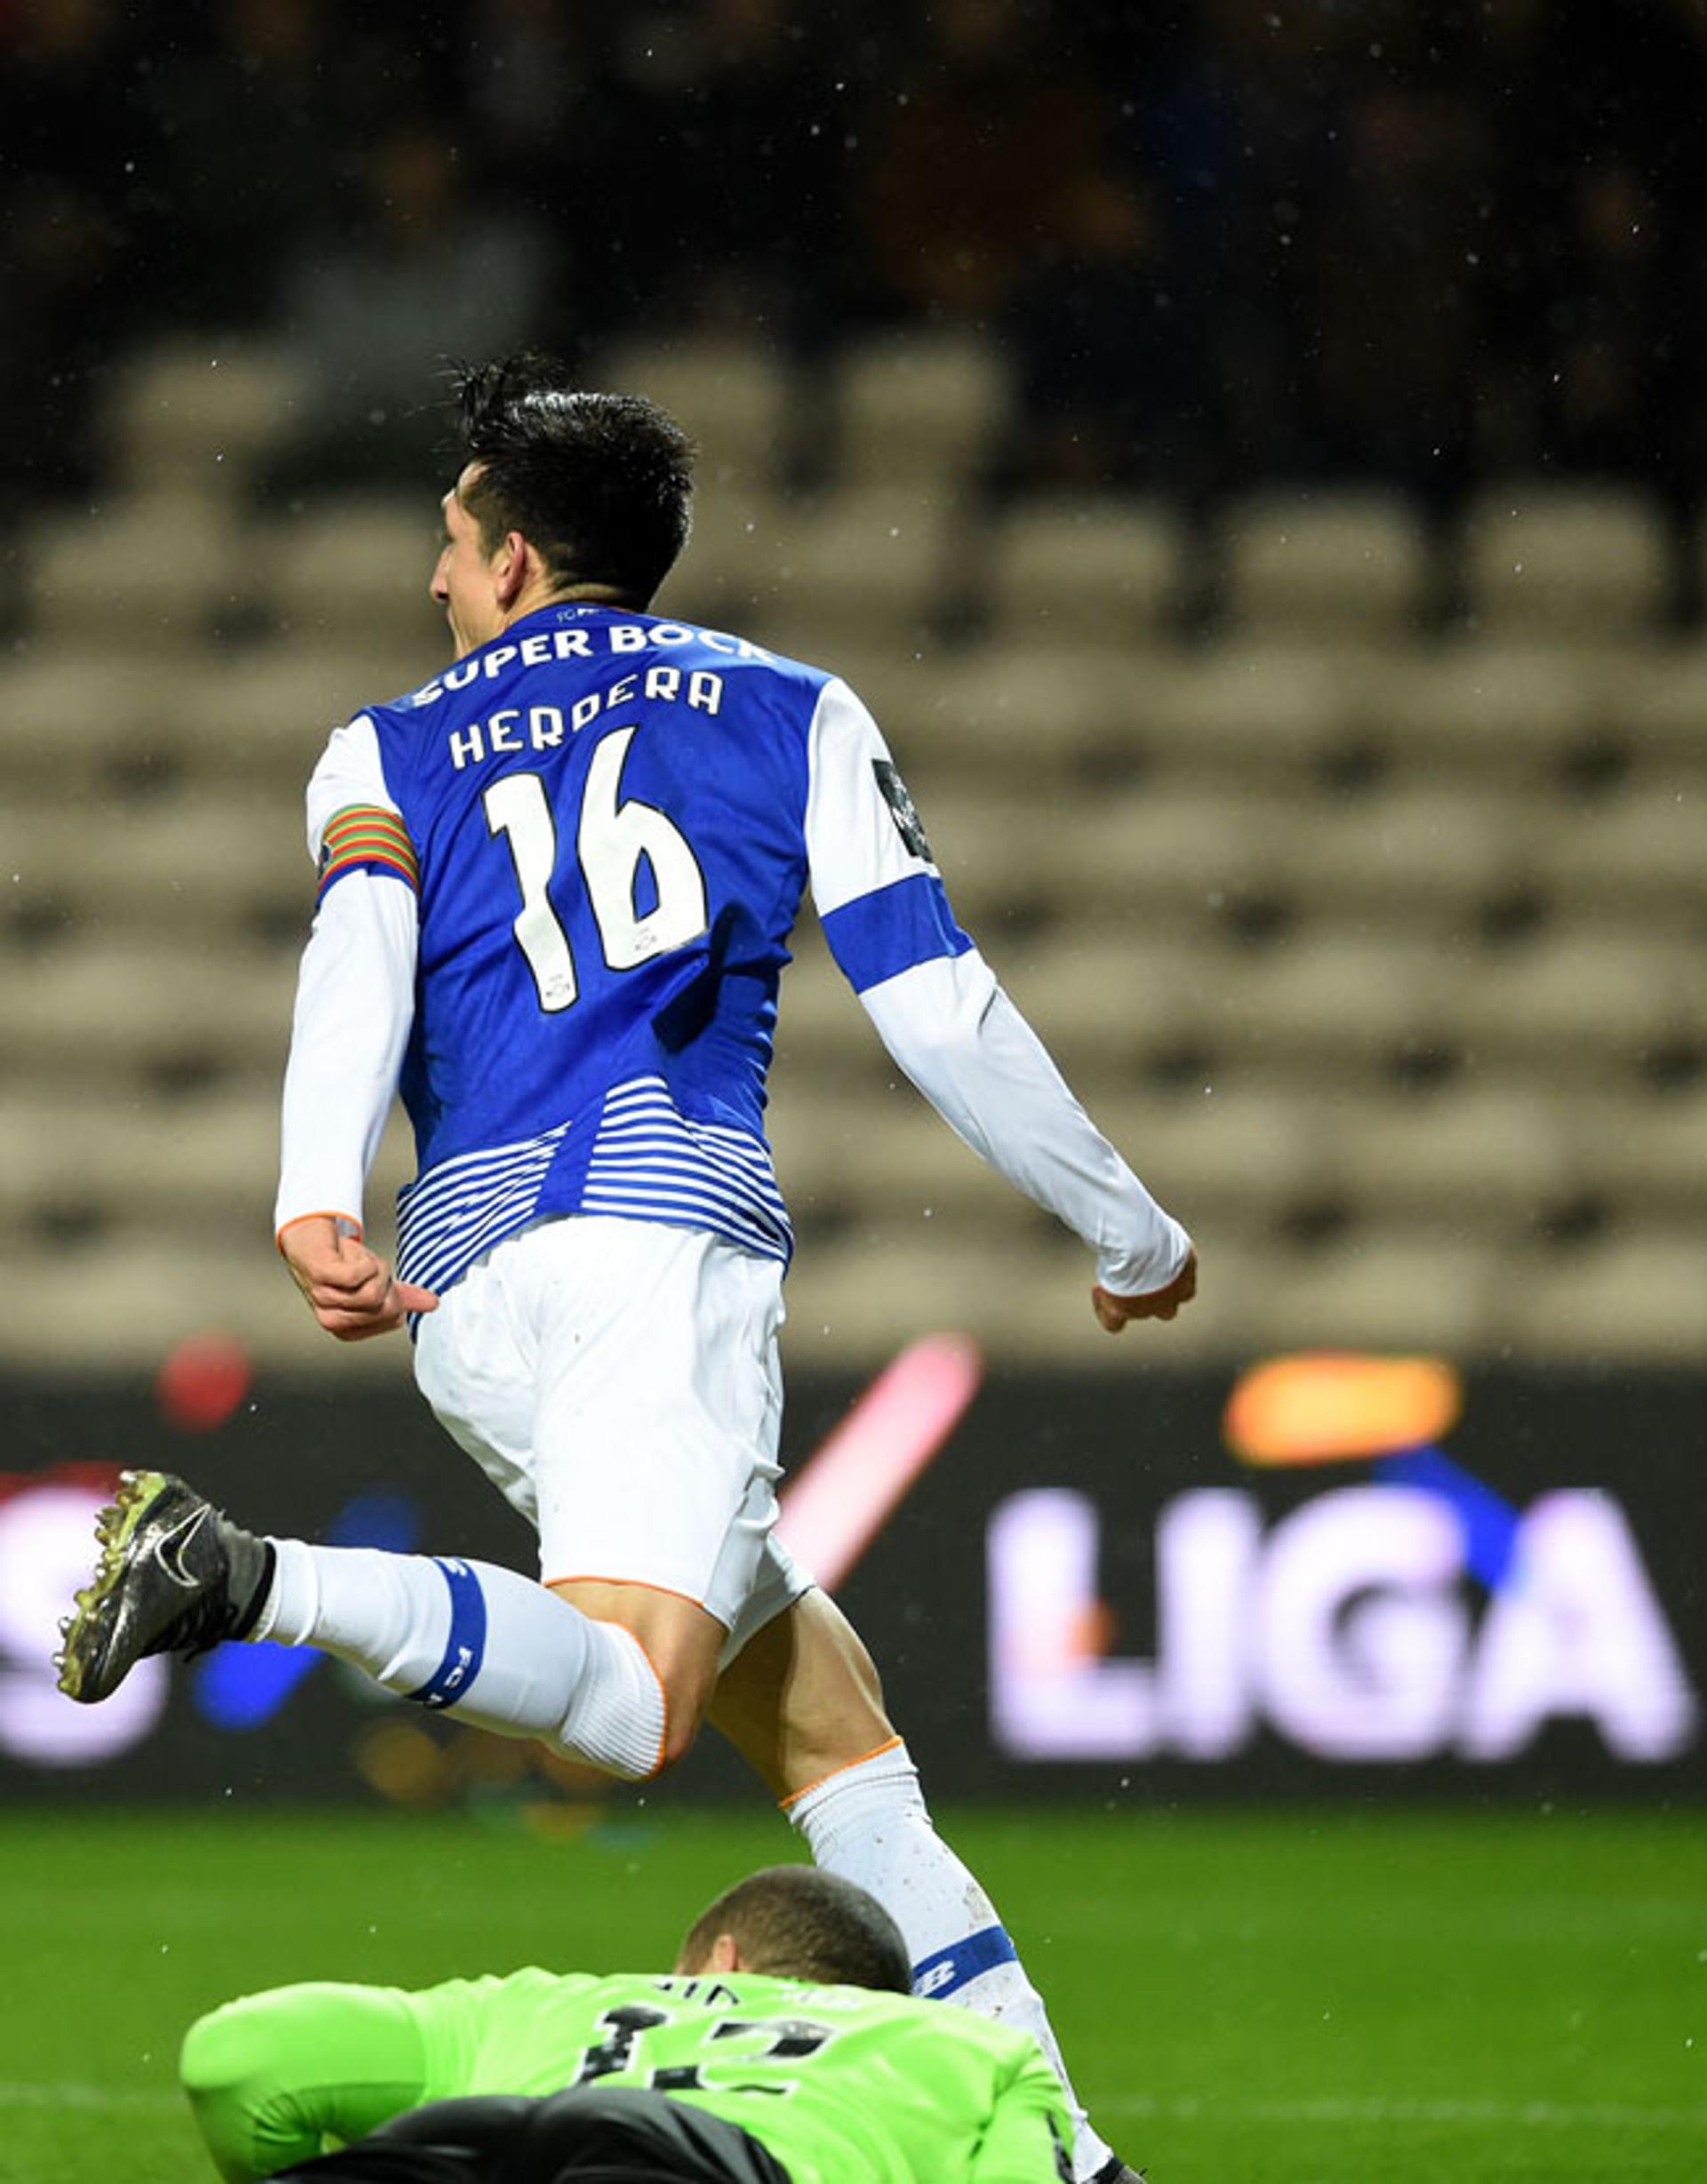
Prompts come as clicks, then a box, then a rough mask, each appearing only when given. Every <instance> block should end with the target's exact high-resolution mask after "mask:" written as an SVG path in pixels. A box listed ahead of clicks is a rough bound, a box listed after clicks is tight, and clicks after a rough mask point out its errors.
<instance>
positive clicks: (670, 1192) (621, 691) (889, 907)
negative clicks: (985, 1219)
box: [309, 604, 972, 1290]
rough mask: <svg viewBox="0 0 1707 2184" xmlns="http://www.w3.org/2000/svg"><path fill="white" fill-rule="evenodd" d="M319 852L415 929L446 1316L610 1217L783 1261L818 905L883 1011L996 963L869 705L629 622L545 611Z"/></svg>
mask: <svg viewBox="0 0 1707 2184" xmlns="http://www.w3.org/2000/svg"><path fill="white" fill-rule="evenodd" d="M309 840H310V846H311V847H312V849H313V850H314V852H315V854H316V856H317V859H318V860H319V864H320V869H321V886H322V890H323V895H324V893H325V892H326V891H330V890H331V889H333V888H334V887H336V886H337V885H338V884H340V882H341V881H342V880H344V879H345V878H346V877H347V876H349V874H351V873H355V872H367V873H373V874H378V875H381V876H384V877H386V878H388V879H389V880H391V881H394V882H396V883H397V884H399V885H401V886H404V887H406V888H410V889H413V891H414V892H415V895H416V898H417V902H418V920H419V932H418V948H417V953H416V969H415V1002H414V1015H413V1026H412V1028H411V1030H410V1035H409V1040H408V1046H407V1050H406V1052H405V1056H404V1060H403V1066H402V1069H401V1073H400V1081H399V1089H400V1091H401V1094H402V1097H403V1100H404V1103H405V1107H406V1108H407V1110H408V1114H409V1116H410V1119H411V1122H412V1123H413V1128H414V1135H415V1150H416V1157H417V1164H418V1172H417V1174H416V1177H415V1180H413V1182H412V1183H411V1184H410V1185H409V1186H408V1187H407V1188H405V1190H404V1192H403V1193H402V1195H401V1196H400V1199H399V1202H398V1230H399V1234H398V1244H399V1249H398V1268H397V1271H398V1274H399V1276H400V1277H401V1278H402V1279H404V1280H405V1281H410V1282H418V1283H421V1284H423V1285H424V1286H426V1287H428V1288H430V1289H433V1290H442V1289H444V1288H445V1286H446V1285H447V1284H451V1283H453V1282H454V1281H456V1280H457V1279H458V1278H459V1276H461V1275H462V1274H463V1273H465V1272H466V1271H467V1269H468V1268H469V1267H470V1266H471V1265H472V1264H473V1263H474V1261H475V1260H477V1258H479V1257H480V1256H481V1255H482V1253H484V1252H486V1251H489V1250H490V1249H491V1248H492V1246H493V1244H497V1243H498V1242H500V1241H501V1239H502V1238H503V1237H504V1236H509V1235H511V1234H513V1233H514V1232H515V1231H516V1230H517V1229H518V1228H522V1227H524V1226H525V1225H526V1224H527V1223H529V1222H530V1221H533V1220H538V1219H540V1218H541V1217H542V1216H545V1215H548V1214H555V1213H573V1212H582V1211H584V1212H599V1213H614V1214H621V1215H629V1216H632V1217H634V1218H636V1219H639V1220H655V1221H666V1222H673V1223H677V1224H685V1225H686V1226H690V1227H693V1228H708V1229H710V1230H713V1231H714V1232H716V1233H717V1234H719V1235H722V1236H728V1237H730V1238H731V1239H733V1241H734V1242H736V1243H738V1244H741V1245H743V1246H745V1247H746V1248H747V1249H748V1250H750V1251H753V1252H761V1253H764V1254H765V1255H768V1256H770V1257H773V1258H776V1259H780V1260H785V1261H786V1260H787V1258H788V1257H789V1251H790V1248H791V1237H790V1233H789V1220H788V1214H787V1212H786V1209H785V1207H784V1205H783V1202H782V1198H781V1194H780V1192H779V1191H778V1188H777V1185H776V1180H775V1176H774V1173H773V1168H772V1164H771V1157H770V1154H769V1150H768V1148H767V1147H766V1145H765V1132H764V1122H763V1116H764V1108H765V1074H766V1070H767V1068H768V1067H769V1063H770V1059H771V1050H772V1033H773V1024H774V1020H775V1012H776V999H777V988H778V982H779V980H780V978H781V972H782V969H783V966H784V965H785V964H786V963H787V962H788V960H789V949H788V940H789V932H790V929H791V928H792V926H793V924H794V920H795V916H796V914H797V910H798V908H799V905H800V901H801V897H802V894H803V892H804V891H805V887H806V885H807V883H808V880H810V882H811V884H812V888H813V895H814V898H815V900H816V902H817V906H818V909H819V912H820V914H821V918H822V921H823V924H824V929H825V933H826V937H827V939H828V940H829V945H830V948H831V949H832V951H833V953H834V955H835V956H836V958H837V962H838V963H839V964H840V965H841V967H842V969H843V971H844V972H845V974H846V975H847V977H848V979H849V980H850V982H851V983H852V984H853V985H854V988H855V989H856V990H858V991H861V992H863V991H865V990H866V989H868V988H870V987H872V986H874V985H877V984H878V983H880V982H882V981H883V980H887V979H890V978H893V977H894V976H895V975H896V974H897V973H899V972H902V971H905V970H907V969H909V968H910V967H911V966H913V965H914V964H920V963H924V962H926V961H929V960H931V959H933V958H934V957H940V956H948V957H952V956H958V955H961V954H963V953H964V952H965V951H966V950H967V949H969V948H970V947H971V945H972V944H971V942H970V940H968V938H967V936H966V934H965V933H963V932H961V931H960V929H959V927H958V925H957V924H956V923H955V921H954V917H953V915H952V913H951V911H950V908H949V903H948V900H947V897H946V895H945V893H944V892H943V889H942V880H941V877H940V876H939V875H938V872H937V870H936V868H935V866H934V864H933V863H932V861H931V859H930V854H929V850H928V847H927V845H926V842H925V838H924V836H923V834H922V832H921V830H920V828H919V826H918V818H917V815H916V814H915V812H913V810H912V806H911V804H910V802H909V800H908V798H907V795H906V791H905V789H904V788H902V785H901V781H900V779H899V777H898V775H897V774H896V772H895V770H894V766H893V764H891V763H890V759H889V754H888V752H887V750H886V748H885V746H884V742H883V739H882V737H881V735H880V734H879V732H878V728H877V726H876V724H875V723H874V722H873V721H872V719H871V717H870V715H869V714H868V713H867V711H866V710H865V708H864V707H863V706H862V704H861V703H860V701H859V700H858V699H857V698H855V697H854V694H853V692H851V691H850V690H848V689H847V687H846V685H845V684H842V683H840V682H838V681H837V680H836V679H834V678H833V677H832V676H828V675H826V674H824V673H822V672H821V671H820V670H818V669H816V668H808V667H803V666H800V665H798V664H797V663H795V662H793V661H790V660H782V659H779V658H777V657H775V656H773V655H772V654H770V653H768V652H765V651H763V650H761V649H760V648H759V647H758V646H757V645H754V644H749V643H747V642H746V641H744V640H742V639H741V638H737V637H733V636H725V635H723V634H722V633H720V632H717V631H715V630H709V629H701V628H694V627H692V626H690V625H688V624H685V623H683V622H678V621H670V620H663V619H661V618H660V617H657V616H654V615H647V614H637V613H634V612H628V611H625V610H621V609H617V608H611V607H604V606H593V605H586V604H570V605H551V606H547V607H543V608H541V609H540V610H538V611H537V612H534V613H533V614H531V615H528V616H526V617H525V618H524V619H523V620H519V621H517V623H515V624H514V625H512V626H511V627H510V628H509V629H507V630H505V631H504V633H503V634H502V635H501V636H500V637H498V638H496V639H494V640H493V642H492V643H491V644H486V645H484V646H482V647H480V648H479V649H478V650H477V651H475V652H471V653H469V655H468V656H467V657H466V658H464V659H462V660H459V661H457V663H456V664H455V666H454V667H453V668H450V669H449V670H448V671H447V672H446V673H445V674H444V675H443V676H440V677H439V678H438V679H437V680H436V681H435V682H432V683H429V684H427V686H426V687H425V688H424V689H422V690H420V691H417V692H414V693H413V695H411V696H409V697H406V698H404V699H401V700H397V702H395V703H392V704H386V705H378V706H374V707H373V708H370V709H369V710H368V711H367V712H365V713H364V714H361V715H358V716H357V718H356V719H355V720H354V721H352V722H351V723H350V724H349V726H348V727H345V728H342V729H340V730H339V731H337V732H336V733H335V734H334V735H333V738H332V740H331V742H330V743H329V745H328V747H327V749H326V752H325V756H324V757H323V758H322V760H321V762H320V764H319V766H318V767H317V769H316V772H315V775H314V779H313V780H312V782H311V784H310V787H309Z"/></svg>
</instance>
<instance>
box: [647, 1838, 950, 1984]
mask: <svg viewBox="0 0 1707 2184" xmlns="http://www.w3.org/2000/svg"><path fill="white" fill-rule="evenodd" d="M724 1933H726V1934H730V1935H733V1938H734V1940H735V1942H736V1944H737V1946H738V1947H739V1948H740V1950H741V1958H742V1961H743V1962H744V1963H745V1964H746V1966H747V1969H748V1970H749V1972H769V1973H770V1974H772V1975H773V1977H774V1978H777V1979H784V1980H811V1981H812V1982H813V1985H814V1986H819V1987H875V1988H881V1989H882V1990H883V1991H884V1992H886V1993H888V1994H895V1995H910V1994H911V1992H912V1990H913V1967H912V1959H911V1958H910V1956H909V1955H908V1953H907V1944H906V1942H905V1941H903V1940H902V1937H901V1929H900V1927H899V1926H897V1925H896V1924H895V1922H894V1919H892V1918H891V1917H890V1916H889V1914H888V1912H887V1911H886V1910H885V1909H884V1908H883V1906H882V1905H881V1904H880V1903H879V1902H878V1900H877V1898H876V1897H875V1896H871V1895H868V1894H867V1893H866V1892H865V1890H864V1889H862V1888H856V1887H855V1886H854V1884H853V1882H852V1881H844V1880H842V1879H841V1878H840V1877H839V1876H837V1875H836V1874H833V1873H822V1872H821V1871H820V1870H819V1869H818V1868H817V1867H816V1866H766V1867H765V1868H763V1870H762V1871H760V1872H758V1873H749V1875H748V1876H747V1878H746V1879H745V1880H744V1881H737V1882H736V1883H735V1884H734V1886H733V1888H730V1889H725V1891H724V1892H723V1894H722V1895H721V1896H719V1897H718V1898H717V1901H716V1902H715V1903H712V1904H708V1905H707V1907H706V1908H705V1909H704V1910H703V1911H701V1914H700V1916H698V1918H696V1919H695V1920H694V1922H693V1925H692V1926H691V1927H690V1928H689V1929H688V1932H687V1938H686V1939H685V1940H684V1942H683V1943H682V1961H683V1962H684V1963H685V1964H700V1963H701V1962H703V1960H704V1958H705V1957H706V1956H707V1955H708V1953H709V1950H710V1948H711V1945H712V1943H713V1942H714V1941H716V1940H717V1936H718V1935H719V1934H724Z"/></svg>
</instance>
